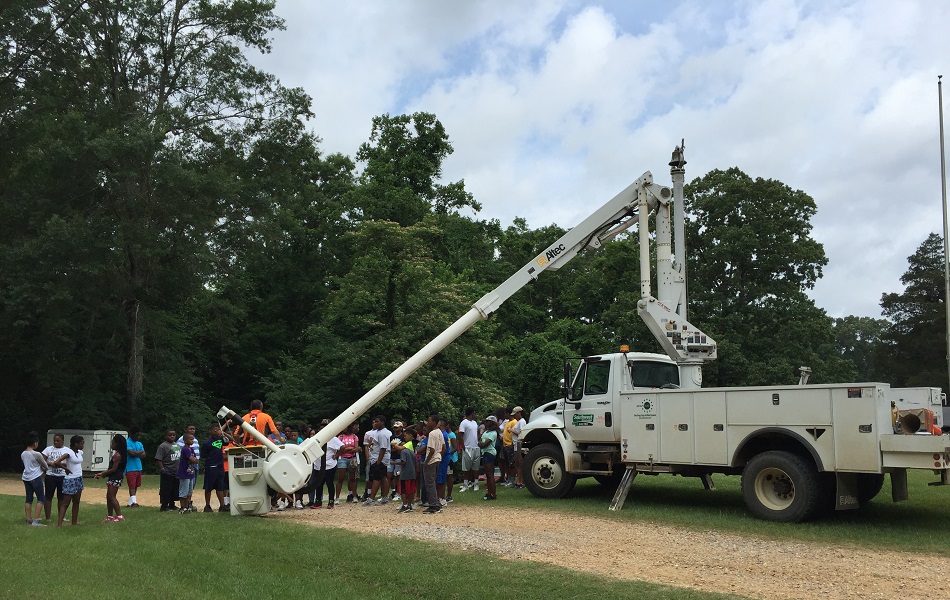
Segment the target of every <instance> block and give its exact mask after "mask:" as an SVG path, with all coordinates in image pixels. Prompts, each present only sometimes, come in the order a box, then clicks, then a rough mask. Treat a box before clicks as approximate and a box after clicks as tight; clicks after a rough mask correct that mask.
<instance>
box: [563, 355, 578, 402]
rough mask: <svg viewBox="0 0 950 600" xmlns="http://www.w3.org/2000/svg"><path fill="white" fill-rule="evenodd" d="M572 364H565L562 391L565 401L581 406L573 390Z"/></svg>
mask: <svg viewBox="0 0 950 600" xmlns="http://www.w3.org/2000/svg"><path fill="white" fill-rule="evenodd" d="M571 375H572V373H571V363H569V362H567V361H565V362H564V378H563V379H561V391H562V392H563V393H564V401H565V402H571V403H574V404H580V402H578V399H575V398H574V390H573V389H572V388H571Z"/></svg>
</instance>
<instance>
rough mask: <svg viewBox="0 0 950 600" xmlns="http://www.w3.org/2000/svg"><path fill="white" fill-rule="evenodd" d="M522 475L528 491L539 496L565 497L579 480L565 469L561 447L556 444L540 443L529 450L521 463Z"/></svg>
mask: <svg viewBox="0 0 950 600" xmlns="http://www.w3.org/2000/svg"><path fill="white" fill-rule="evenodd" d="M521 476H522V478H523V479H524V484H525V486H527V488H528V491H529V492H531V493H532V494H534V495H535V496H537V497H539V498H563V497H564V496H567V495H568V494H569V493H570V492H571V490H572V489H574V484H575V483H576V482H577V478H576V477H575V476H574V475H571V474H570V473H568V472H567V471H566V470H565V469H564V457H563V456H561V449H560V448H559V447H558V446H555V445H554V444H540V445H538V446H535V447H534V448H532V449H531V450H529V451H528V455H527V456H525V458H524V462H523V463H522V464H521Z"/></svg>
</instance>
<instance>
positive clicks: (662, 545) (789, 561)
mask: <svg viewBox="0 0 950 600" xmlns="http://www.w3.org/2000/svg"><path fill="white" fill-rule="evenodd" d="M22 491H23V487H22V484H21V483H20V482H19V481H17V480H0V493H2V494H12V495H19V494H21V493H22ZM98 491H99V490H95V491H93V493H87V495H86V496H84V498H83V503H84V504H86V503H93V504H95V503H102V502H103V498H102V497H101V496H102V494H100V493H96V492H98ZM123 498H127V496H123ZM138 499H139V502H140V504H142V507H143V508H140V509H137V510H145V507H152V508H153V509H155V508H157V507H158V495H157V492H156V491H155V490H149V489H146V490H142V491H140V492H139V495H138ZM199 504H202V503H200V502H199ZM397 508H398V505H397V506H393V505H389V506H378V507H363V506H357V505H347V504H343V505H340V506H337V507H336V508H335V509H333V510H332V511H330V510H326V509H323V510H288V511H284V512H280V513H271V514H270V515H268V516H267V517H266V518H269V519H284V520H291V521H295V522H301V523H306V524H309V525H313V526H318V527H336V528H341V529H349V530H353V531H361V532H366V533H375V534H382V535H399V536H402V537H405V536H411V537H416V538H419V539H426V540H433V539H441V540H443V541H445V542H447V543H450V544H452V545H453V546H454V547H455V548H457V549H460V550H461V549H470V550H477V551H479V552H490V553H493V554H496V555H499V556H502V557H506V558H522V559H525V560H531V561H537V562H543V563H549V564H552V565H557V566H560V567H563V568H568V569H574V570H577V571H583V572H587V573H596V574H599V575H607V576H610V577H616V578H619V579H631V580H634V579H636V580H642V581H649V582H652V583H658V584H664V585H672V586H679V587H688V588H694V589H698V590H703V591H710V592H726V593H733V594H739V595H742V596H748V597H750V598H762V599H768V600H771V599H777V598H783V599H809V600H813V599H814V598H822V599H829V600H838V599H841V600H844V599H852V598H862V599H872V598H873V599H878V598H906V599H908V600H910V599H914V600H943V599H946V598H947V597H948V592H947V590H946V589H941V587H942V583H943V582H940V581H937V580H935V577H934V574H942V573H947V571H948V570H950V559H947V558H944V557H940V556H928V555H921V554H908V553H902V552H886V551H885V552H873V551H869V550H864V549H856V548H852V547H847V546H834V545H825V544H806V543H801V542H782V541H772V540H762V539H757V538H751V537H744V536H738V535H734V534H729V533H719V532H716V531H701V532H695V531H689V530H686V529H680V528H676V527H669V526H666V525H653V524H649V523H625V522H621V521H616V520H612V519H607V518H599V517H589V516H569V517H565V516H563V515H561V514H559V513H552V512H545V511H541V510H528V509H522V508H519V509H513V508H506V507H505V506H504V505H503V504H492V505H491V506H482V505H476V506H471V505H469V506H460V505H458V504H457V503H455V504H451V505H449V506H448V507H447V508H446V509H445V511H443V512H442V513H441V514H438V515H423V514H421V511H415V512H413V513H410V514H405V515H401V514H397V513H396V509H397ZM131 514H132V515H134V512H132V513H131ZM209 516H210V515H209ZM368 517H371V518H368ZM513 523H517V524H518V525H517V526H516V527H514V526H503V525H502V524H513Z"/></svg>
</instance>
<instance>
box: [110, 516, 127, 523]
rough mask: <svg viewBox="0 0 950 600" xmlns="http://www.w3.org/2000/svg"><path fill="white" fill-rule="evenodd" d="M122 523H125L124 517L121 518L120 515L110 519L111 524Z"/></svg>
mask: <svg viewBox="0 0 950 600" xmlns="http://www.w3.org/2000/svg"><path fill="white" fill-rule="evenodd" d="M122 521H125V517H123V516H122V515H119V516H118V517H116V518H114V519H112V522H113V523H121V522H122Z"/></svg>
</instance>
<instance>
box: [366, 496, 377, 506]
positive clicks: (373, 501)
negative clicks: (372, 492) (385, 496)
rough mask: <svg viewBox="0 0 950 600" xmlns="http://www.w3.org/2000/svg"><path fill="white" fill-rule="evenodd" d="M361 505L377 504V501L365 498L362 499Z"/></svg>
mask: <svg viewBox="0 0 950 600" xmlns="http://www.w3.org/2000/svg"><path fill="white" fill-rule="evenodd" d="M363 506H379V502H376V501H375V500H373V499H372V498H367V499H366V500H363Z"/></svg>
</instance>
